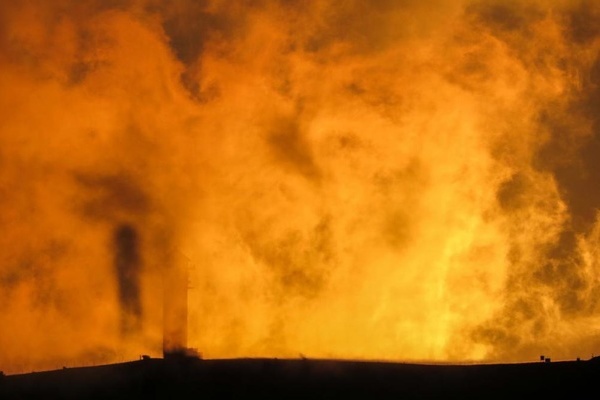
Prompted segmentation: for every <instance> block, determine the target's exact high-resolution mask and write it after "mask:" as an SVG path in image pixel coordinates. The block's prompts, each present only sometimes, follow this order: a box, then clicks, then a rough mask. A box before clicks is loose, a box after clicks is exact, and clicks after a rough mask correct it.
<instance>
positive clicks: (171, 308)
mask: <svg viewBox="0 0 600 400" xmlns="http://www.w3.org/2000/svg"><path fill="white" fill-rule="evenodd" d="M189 264H190V260H189V259H188V258H187V257H185V256H184V255H183V254H181V253H179V252H174V253H173V254H172V255H171V257H170V259H169V265H168V266H166V268H165V270H164V277H163V324H164V325H163V357H164V358H171V357H177V356H185V355H187V352H188V347H187V339H188V338H187V324H188V321H187V316H188V299H187V295H188V269H189Z"/></svg>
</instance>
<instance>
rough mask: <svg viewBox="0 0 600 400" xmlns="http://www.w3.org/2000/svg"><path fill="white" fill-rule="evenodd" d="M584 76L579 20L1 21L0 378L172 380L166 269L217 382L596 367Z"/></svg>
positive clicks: (407, 6) (584, 5)
mask: <svg viewBox="0 0 600 400" xmlns="http://www.w3.org/2000/svg"><path fill="white" fill-rule="evenodd" d="M599 49H600V5H598V4H597V3H596V2H592V1H584V0H581V1H579V0H578V1H575V0H574V1H567V0H565V1H556V2H545V1H541V0H540V1H535V0H532V1H516V0H515V1H500V0H489V1H483V0H482V1H474V0H471V1H441V0H431V1H413V0H403V1H375V2H370V1H359V0H351V1H344V2H335V1H330V0H318V1H283V0H280V1H277V0H273V1H268V0H263V1H253V2H251V1H236V2H232V1H219V0H215V1H208V0H207V1H192V0H178V1H170V2H162V1H159V0H114V1H100V0H86V1H75V0H53V1H38V0H25V1H20V2H4V3H2V4H0V87H2V91H0V221H1V222H2V226H3V228H4V233H3V235H2V236H1V237H0V245H1V248H2V251H1V252H0V288H1V289H0V290H1V294H2V296H0V307H1V310H2V312H1V313H0V326H2V327H3V328H2V329H1V330H0V348H1V349H2V351H0V370H4V371H7V372H13V371H14V372H17V371H29V370H33V369H42V368H55V367H58V366H61V365H65V364H66V365H82V364H91V363H100V362H112V361H119V360H123V359H132V358H135V357H137V356H138V355H139V354H142V353H148V354H157V355H158V354H160V349H161V344H162V332H161V329H162V311H161V310H162V304H163V303H162V302H163V299H162V286H161V285H162V279H163V275H162V272H163V271H164V269H165V268H166V266H168V265H170V264H172V263H173V262H175V261H174V260H175V259H176V258H177V257H178V256H174V254H178V255H183V257H184V258H185V259H186V260H189V261H190V265H191V267H190V271H189V278H190V282H189V285H190V292H189V316H188V319H189V332H188V340H189V345H190V346H192V347H197V348H198V349H199V350H200V351H201V352H202V353H203V354H204V356H205V357H210V358H213V357H239V356H276V357H296V356H298V354H300V353H301V354H304V355H306V356H309V357H336V358H366V359H389V360H429V361H469V360H480V361H530V360H535V359H538V357H539V355H540V354H546V355H547V356H551V357H552V358H554V359H561V358H563V359H567V358H575V357H582V358H588V357H589V356H591V355H592V354H593V353H594V352H598V351H599V350H600V332H599V330H600V304H599V303H598V299H600V265H599V262H600V254H599V252H598V244H600V222H599V221H600V219H599V218H598V207H599V206H600V186H599V185H598V182H599V179H600V168H599V166H598V160H600V113H599V111H600V53H599ZM124 332H127V334H124ZM132 332H133V333H134V334H131V333H132Z"/></svg>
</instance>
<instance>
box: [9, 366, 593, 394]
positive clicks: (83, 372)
mask: <svg viewBox="0 0 600 400" xmlns="http://www.w3.org/2000/svg"><path fill="white" fill-rule="evenodd" d="M599 382H600V359H599V358H592V359H590V360H582V361H560V362H532V363H519V364H475V365H472V364H471V365H430V364H407V363H385V362H374V361H373V362H371V361H340V360H319V359H297V360H296V359H293V360H292V359H232V360H202V359H196V358H179V359H172V360H171V359H158V358H157V359H143V360H139V361H132V362H126V363H121V364H111V365H102V366H94V367H81V368H66V369H60V370H55V371H45V372H32V373H27V374H18V375H7V376H3V377H2V376H0V399H3V400H4V399H6V400H9V399H121V398H122V399H130V400H131V399H195V398H197V399H243V398H258V399H289V398H302V399H346V398H364V399H384V398H385V399H388V398H394V399H401V398H404V399H405V398H478V399H489V398H507V396H519V398H521V397H522V396H531V397H532V398H544V397H553V396H556V395H560V396H566V397H567V398H583V397H589V396H593V395H594V393H598V392H597V389H598V383H599Z"/></svg>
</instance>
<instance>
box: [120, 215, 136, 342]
mask: <svg viewBox="0 0 600 400" xmlns="http://www.w3.org/2000/svg"><path fill="white" fill-rule="evenodd" d="M114 240H115V272H116V276H117V280H118V287H119V302H120V309H121V312H122V315H121V331H122V333H123V334H124V335H136V334H137V335H139V334H140V332H141V327H140V324H141V318H142V305H141V300H140V274H141V272H142V271H140V268H141V265H140V264H141V260H140V256H139V249H138V247H139V244H138V237H137V232H136V231H135V229H134V228H133V227H131V226H129V225H120V226H118V227H117V229H116V230H115V234H114Z"/></svg>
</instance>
